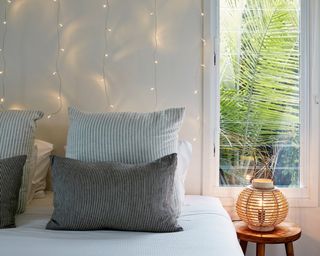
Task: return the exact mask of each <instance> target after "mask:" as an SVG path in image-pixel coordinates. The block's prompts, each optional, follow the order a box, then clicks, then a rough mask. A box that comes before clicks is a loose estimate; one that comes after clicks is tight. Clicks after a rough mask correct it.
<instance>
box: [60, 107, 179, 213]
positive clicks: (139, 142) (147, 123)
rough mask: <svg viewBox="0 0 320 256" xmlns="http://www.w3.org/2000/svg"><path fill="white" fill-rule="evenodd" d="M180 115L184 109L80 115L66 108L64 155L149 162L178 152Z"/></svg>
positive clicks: (176, 192) (89, 159)
mask: <svg viewBox="0 0 320 256" xmlns="http://www.w3.org/2000/svg"><path fill="white" fill-rule="evenodd" d="M184 112H185V109H184V108H171V109H166V110H163V111H158V112H152V113H134V112H120V113H115V112H111V113H84V112H80V111H78V110H77V109H75V108H69V119H70V127H69V132H68V141H67V152H66V156H67V157H68V158H72V159H77V160H81V161H85V162H105V161H114V162H120V163H126V164H141V163H150V162H153V161H155V160H157V159H160V158H162V157H164V156H166V155H170V154H172V153H177V152H178V132H179V130H180V128H181V125H182V121H183V117H184ZM178 166H179V163H178ZM178 171H179V170H178ZM180 176H181V174H180V173H179V172H176V175H175V184H174V190H173V193H174V196H173V200H174V205H175V207H176V212H177V215H180V212H181V206H182V203H183V199H184V189H183V187H181V184H183V180H184V179H182V180H181V177H180ZM182 186H183V185H182Z"/></svg>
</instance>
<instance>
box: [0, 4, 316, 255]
mask: <svg viewBox="0 0 320 256" xmlns="http://www.w3.org/2000/svg"><path fill="white" fill-rule="evenodd" d="M3 2H4V1H1V5H0V12H1V13H3V8H4V7H3ZM103 2H104V1H102V0H92V1H86V0H61V22H62V23H63V24H64V29H63V32H62V46H63V48H65V52H64V53H63V54H62V55H61V59H60V68H61V75H62V80H63V103H64V107H63V110H62V112H61V113H59V114H58V115H57V116H55V117H54V118H52V119H43V120H41V121H40V122H39V129H38V133H37V137H38V138H40V139H45V140H47V141H50V142H52V143H54V145H55V148H56V153H58V154H60V155H61V154H63V153H64V152H63V146H64V145H65V143H66V142H65V141H66V133H67V128H68V121H67V114H66V112H67V106H69V105H72V106H76V107H79V108H80V109H81V110H84V111H105V110H106V103H105V97H104V91H103V84H102V82H101V81H100V80H101V74H102V56H103V55H104V52H103V51H104V50H103V49H104V37H103V32H104V9H103V8H102V4H103ZM110 3H111V13H110V27H112V32H111V33H110V39H109V40H110V49H111V50H110V53H111V56H110V58H109V59H108V64H107V65H108V72H107V74H108V77H109V83H110V86H111V99H112V103H113V104H114V105H115V106H116V111H153V110H154V103H155V101H154V95H153V93H152V92H151V91H150V87H152V86H153V75H152V68H153V66H152V65H153V60H152V51H153V37H152V35H153V17H152V16H150V15H149V13H150V11H152V7H153V1H151V0H150V1H149V0H135V1H130V0H111V1H110ZM158 13H159V17H158V23H159V41H160V46H159V64H158V77H159V79H158V86H159V92H158V98H159V104H158V109H162V108H166V107H171V106H186V107H187V116H186V119H185V122H184V125H183V128H182V131H181V138H183V139H187V140H189V141H192V143H193V148H194V152H193V160H192V164H191V168H190V172H189V174H188V177H187V182H186V183H187V184H186V186H187V192H188V193H190V194H199V193H200V191H201V170H200V166H201V145H200V141H201V125H200V121H199V120H197V117H198V116H201V113H200V111H201V106H202V102H201V83H200V81H201V80H200V64H201V63H200V62H201V59H200V52H201V41H200V32H201V17H200V15H199V14H200V0H183V1H182V0H159V9H158ZM55 19H56V15H55V3H54V2H53V1H52V0H19V1H13V4H12V6H11V7H10V10H9V16H8V34H7V40H6V42H7V43H6V45H7V47H6V51H5V54H6V60H7V79H6V89H7V97H6V103H7V107H8V108H33V109H40V110H43V111H44V112H46V113H49V112H52V111H54V110H55V109H56V108H57V106H58V105H57V104H58V101H57V99H56V97H57V89H58V87H57V82H56V80H55V77H53V76H52V72H53V71H54V65H55V56H56V55H55V54H56V40H57V35H56V24H55ZM1 25H2V24H1ZM2 32H3V26H0V37H1V36H2ZM194 90H198V91H199V93H198V94H194ZM193 138H195V139H196V141H195V142H193ZM289 218H290V219H291V220H293V221H295V222H297V223H299V224H300V225H301V226H302V229H303V237H302V239H300V240H299V241H298V242H297V243H295V247H296V252H297V254H296V255H303V254H305V255H308V256H316V255H319V253H320V208H308V209H291V211H290V217H289ZM269 249H270V250H271V251H270V252H271V253H272V254H271V255H275V254H276V253H277V255H285V254H284V248H282V246H273V247H268V248H267V250H269ZM249 254H250V255H254V253H253V247H250V248H249Z"/></svg>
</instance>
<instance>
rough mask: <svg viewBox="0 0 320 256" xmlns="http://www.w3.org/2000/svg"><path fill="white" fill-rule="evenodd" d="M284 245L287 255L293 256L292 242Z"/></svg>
mask: <svg viewBox="0 0 320 256" xmlns="http://www.w3.org/2000/svg"><path fill="white" fill-rule="evenodd" d="M285 246H286V253H287V256H294V253H293V243H292V242H289V243H286V244H285Z"/></svg>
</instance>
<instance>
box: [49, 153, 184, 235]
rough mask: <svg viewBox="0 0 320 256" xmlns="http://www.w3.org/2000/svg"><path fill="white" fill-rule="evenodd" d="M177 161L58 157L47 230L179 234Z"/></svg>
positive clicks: (53, 171) (54, 170)
mask: <svg viewBox="0 0 320 256" xmlns="http://www.w3.org/2000/svg"><path fill="white" fill-rule="evenodd" d="M176 164H177V155H176V154H171V155H168V156H165V157H163V158H161V159H159V160H156V161H154V162H151V163H145V164H123V163H117V162H98V163H86V162H82V161H78V160H73V159H67V158H60V157H55V159H54V163H53V168H52V177H53V191H54V212H53V215H52V218H51V220H50V222H49V223H48V224H47V227H46V228H47V229H53V230H99V229H112V230H128V231H148V232H174V231H181V230H182V228H181V227H180V226H179V225H178V224H177V218H176V212H175V207H173V193H172V192H173V186H174V174H175V170H176Z"/></svg>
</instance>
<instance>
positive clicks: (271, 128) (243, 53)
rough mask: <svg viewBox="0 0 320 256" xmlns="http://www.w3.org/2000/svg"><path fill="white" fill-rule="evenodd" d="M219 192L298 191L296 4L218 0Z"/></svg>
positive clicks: (299, 96)
mask: <svg viewBox="0 0 320 256" xmlns="http://www.w3.org/2000/svg"><path fill="white" fill-rule="evenodd" d="M219 3H220V7H219V12H220V16H219V17H220V21H219V24H220V27H219V30H220V33H219V38H220V47H219V49H220V52H219V56H220V60H219V66H220V67H219V69H220V80H219V88H220V138H219V140H220V148H219V152H220V157H219V182H220V186H243V185H247V184H249V182H250V180H251V179H252V178H253V177H270V178H273V179H274V181H275V184H276V185H277V186H284V187H299V186H300V174H301V173H300V172H301V163H302V162H303V158H302V157H303V156H302V154H301V145H302V143H301V142H302V137H303V136H302V131H303V127H302V126H303V122H302V120H303V114H304V110H303V105H302V104H301V102H303V95H302V92H303V91H304V89H303V88H304V87H303V86H306V85H304V84H303V83H302V79H301V73H302V71H301V70H302V69H301V49H302V47H301V40H300V37H301V33H300V31H301V25H300V24H301V22H300V13H301V12H300V1H299V0H220V2H219Z"/></svg>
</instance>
